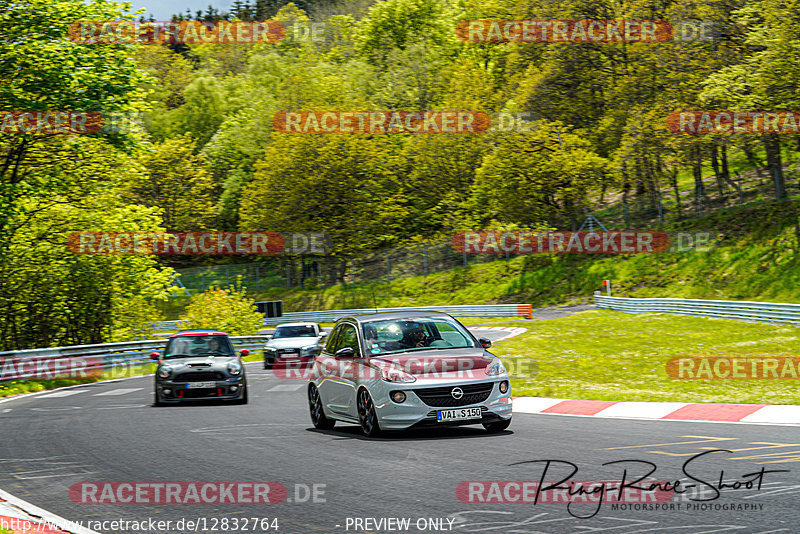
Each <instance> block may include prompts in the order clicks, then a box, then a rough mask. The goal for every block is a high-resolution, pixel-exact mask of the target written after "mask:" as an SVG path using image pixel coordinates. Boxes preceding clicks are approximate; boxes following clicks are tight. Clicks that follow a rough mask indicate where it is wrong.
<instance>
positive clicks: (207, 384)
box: [186, 382, 217, 389]
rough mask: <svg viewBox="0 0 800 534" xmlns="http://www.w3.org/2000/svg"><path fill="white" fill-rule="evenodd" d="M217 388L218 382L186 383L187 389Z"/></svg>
mask: <svg viewBox="0 0 800 534" xmlns="http://www.w3.org/2000/svg"><path fill="white" fill-rule="evenodd" d="M215 387H217V383H216V382H186V389H210V388H215Z"/></svg>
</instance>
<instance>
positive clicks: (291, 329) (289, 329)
mask: <svg viewBox="0 0 800 534" xmlns="http://www.w3.org/2000/svg"><path fill="white" fill-rule="evenodd" d="M272 337H273V338H274V339H280V338H287V337H317V332H316V331H315V329H314V327H313V326H311V325H302V326H279V327H278V328H276V329H275V335H273V336H272Z"/></svg>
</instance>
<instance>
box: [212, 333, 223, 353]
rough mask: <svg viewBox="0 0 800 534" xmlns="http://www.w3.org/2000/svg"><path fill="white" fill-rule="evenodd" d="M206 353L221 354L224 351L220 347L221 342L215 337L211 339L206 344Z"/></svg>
mask: <svg viewBox="0 0 800 534" xmlns="http://www.w3.org/2000/svg"><path fill="white" fill-rule="evenodd" d="M208 351H209V352H214V353H219V354H223V353H225V352H226V351H225V349H224V348H223V346H222V340H221V339H219V338H217V337H212V338H211V339H210V340H209V342H208Z"/></svg>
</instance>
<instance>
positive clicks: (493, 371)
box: [486, 358, 506, 376]
mask: <svg viewBox="0 0 800 534" xmlns="http://www.w3.org/2000/svg"><path fill="white" fill-rule="evenodd" d="M505 372H506V368H505V367H504V366H503V362H502V361H500V358H495V359H493V360H492V361H491V362H489V365H487V366H486V374H487V375H488V376H497V375H501V374H503V373H505Z"/></svg>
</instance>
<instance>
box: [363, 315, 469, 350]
mask: <svg viewBox="0 0 800 534" xmlns="http://www.w3.org/2000/svg"><path fill="white" fill-rule="evenodd" d="M362 328H363V333H364V344H365V345H366V351H367V354H369V355H371V356H380V355H382V354H392V353H398V352H409V351H417V350H432V349H436V350H445V349H463V348H470V347H475V346H476V345H475V342H474V341H473V339H472V337H471V336H470V335H469V332H467V331H466V330H465V329H464V327H463V326H462V325H461V324H460V323H459V322H458V321H455V320H454V319H448V318H443V317H421V318H414V319H394V320H390V321H371V322H368V323H364V325H363V327H362Z"/></svg>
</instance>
